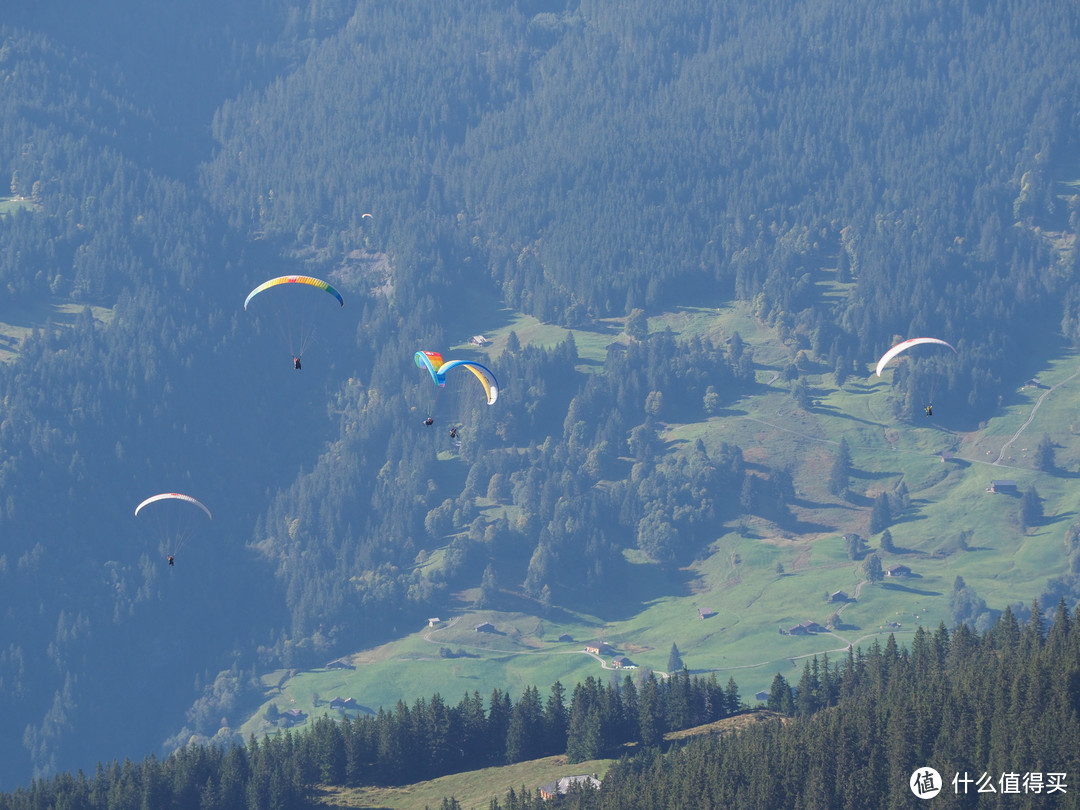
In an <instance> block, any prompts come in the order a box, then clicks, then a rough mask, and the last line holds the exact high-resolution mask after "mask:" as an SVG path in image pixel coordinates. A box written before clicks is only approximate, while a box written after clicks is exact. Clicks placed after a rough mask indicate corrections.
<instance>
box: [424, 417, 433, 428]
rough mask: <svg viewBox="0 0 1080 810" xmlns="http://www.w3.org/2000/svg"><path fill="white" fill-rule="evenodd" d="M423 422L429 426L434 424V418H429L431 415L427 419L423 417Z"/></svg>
mask: <svg viewBox="0 0 1080 810" xmlns="http://www.w3.org/2000/svg"><path fill="white" fill-rule="evenodd" d="M424 424H425V425H427V426H428V427H431V426H432V425H434V424H435V420H434V419H432V418H431V417H430V416H429V417H428V418H427V419H425V420H424Z"/></svg>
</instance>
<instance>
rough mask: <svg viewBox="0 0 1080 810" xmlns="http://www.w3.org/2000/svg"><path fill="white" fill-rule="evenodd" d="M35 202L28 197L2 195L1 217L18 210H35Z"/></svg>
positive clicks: (0, 198)
mask: <svg viewBox="0 0 1080 810" xmlns="http://www.w3.org/2000/svg"><path fill="white" fill-rule="evenodd" d="M33 210H34V202H33V200H28V199H27V198H26V197H0V217H2V216H6V215H7V214H13V213H15V212H16V211H33Z"/></svg>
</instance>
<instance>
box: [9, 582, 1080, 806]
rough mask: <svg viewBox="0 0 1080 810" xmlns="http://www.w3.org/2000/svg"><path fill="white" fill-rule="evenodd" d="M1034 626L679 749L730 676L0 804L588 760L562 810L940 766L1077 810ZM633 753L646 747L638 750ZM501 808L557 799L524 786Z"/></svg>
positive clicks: (941, 634) (51, 784) (931, 654)
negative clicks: (584, 775)
mask: <svg viewBox="0 0 1080 810" xmlns="http://www.w3.org/2000/svg"><path fill="white" fill-rule="evenodd" d="M1030 616H1031V617H1030V619H1029V620H1028V621H1027V622H1026V623H1024V624H1021V623H1019V622H1018V621H1017V619H1016V617H1015V616H1014V614H1013V613H1012V611H1011V610H1008V609H1007V610H1006V611H1005V613H1004V614H1003V615H1002V617H1001V619H1000V620H999V621H998V622H997V623H995V625H994V626H993V627H992V628H991V630H990V631H989V632H988V633H985V634H976V633H974V632H972V631H971V630H970V629H969V628H968V627H967V626H966V625H960V626H959V628H958V629H957V630H956V631H954V632H949V631H948V630H946V629H945V627H944V626H940V627H939V628H938V629H937V630H936V631H933V632H931V631H928V630H926V629H924V628H919V629H918V630H917V631H916V633H915V635H914V637H913V639H912V643H911V647H910V648H906V647H902V646H899V645H897V643H896V640H895V638H894V637H893V636H890V637H889V638H888V640H887V642H886V643H885V645H884V646H882V645H880V644H879V643H878V642H877V641H875V642H874V644H873V646H872V647H871V648H870V649H869V650H863V649H861V648H860V649H856V650H849V651H848V653H847V655H846V656H843V657H842V658H841V660H833V661H830V660H829V659H828V657H827V656H825V657H822V658H821V659H818V658H817V657H816V656H815V657H814V658H813V659H811V660H808V661H806V662H805V664H804V666H803V671H802V676H801V678H800V679H799V681H798V684H797V686H795V688H792V686H793V685H792V684H789V683H788V682H787V681H786V680H785V679H784V678H783V676H781V675H779V674H777V676H776V678H775V680H774V682H773V688H772V691H771V694H770V697H769V707H770V708H771V709H772V710H773V711H774V712H775V716H774V718H772V719H769V720H766V721H765V722H761V723H756V724H751V725H749V726H747V727H745V728H744V729H742V730H740V731H738V732H729V733H726V734H723V735H721V736H711V735H705V736H704V737H700V738H696V739H692V740H691V741H689V742H683V743H673V744H672V745H671V746H670V747H669V748H668V750H667V751H666V753H665V752H664V751H663V749H662V747H661V745H660V744H661V742H662V738H663V734H664V733H665V732H666V731H668V730H677V729H682V728H687V727H691V726H693V725H696V724H701V723H703V722H708V721H710V720H713V719H716V718H722V717H725V716H728V715H730V714H732V713H734V712H737V711H739V710H740V707H741V704H740V700H739V694H738V687H737V686H736V685H735V682H734V680H730V681H729V682H728V684H727V686H726V687H723V688H721V687H720V686H719V684H717V683H716V680H715V678H712V677H711V678H710V679H708V680H703V679H700V678H691V677H690V676H689V675H688V674H687V673H686V672H685V670H684V672H683V673H682V674H675V675H674V676H672V677H671V678H667V679H664V680H663V681H657V679H656V678H655V677H654V676H652V675H650V676H649V677H648V678H646V679H645V680H644V681H641V682H640V684H636V683H635V681H634V679H633V678H631V677H630V676H627V677H626V678H625V680H624V681H623V682H622V683H621V684H620V683H618V682H616V683H612V684H609V685H604V684H602V683H597V682H596V681H594V680H593V679H592V678H590V679H588V680H587V681H586V682H585V683H584V684H579V685H578V686H577V687H576V688H575V689H574V692H573V696H572V698H571V699H570V701H569V704H567V701H566V700H565V693H564V690H563V688H562V686H561V684H558V683H556V684H555V685H554V686H553V688H552V690H551V693H550V694H549V695H548V698H547V700H546V702H542V701H541V698H540V693H539V691H538V690H537V689H535V688H528V689H526V690H525V693H524V694H523V695H522V697H521V698H520V699H519V700H518V701H517V703H511V701H510V699H509V696H508V695H506V694H505V693H500V692H499V691H498V690H496V691H495V692H494V693H493V694H492V696H491V699H490V701H489V703H488V707H487V710H486V711H485V709H484V703H483V700H482V698H481V697H480V696H479V695H478V694H475V693H474V694H473V695H471V696H470V695H465V696H464V697H463V698H462V699H461V701H460V702H459V703H458V704H457V705H456V706H449V705H447V704H446V703H445V702H444V701H443V699H442V698H441V697H440V696H439V695H437V694H436V695H433V696H432V697H431V699H430V700H424V699H419V700H417V701H416V702H415V703H414V704H413V705H412V706H411V707H409V706H406V705H405V704H404V703H399V704H398V705H397V707H396V708H395V709H394V710H393V711H380V712H379V714H378V716H377V717H371V716H366V715H360V716H357V717H355V718H351V719H350V718H345V719H343V720H340V721H335V720H332V719H329V718H323V719H321V720H319V721H318V722H316V723H315V724H314V725H312V726H311V727H310V728H308V729H306V730H304V731H301V732H298V733H295V734H294V733H292V732H289V731H287V732H284V733H283V734H280V735H277V736H275V737H272V738H271V737H267V738H265V739H263V740H262V741H261V742H259V741H256V740H255V739H254V738H252V739H251V740H249V741H248V743H247V744H246V745H234V746H231V747H229V748H227V749H225V748H222V747H220V746H214V745H211V746H209V747H206V746H202V745H199V746H188V747H185V748H182V749H181V750H179V751H177V752H176V753H174V754H173V755H172V756H170V757H168V758H167V759H165V760H164V761H162V760H159V759H158V758H156V757H148V758H146V759H144V760H143V761H142V762H141V763H138V764H136V763H132V762H131V761H130V760H128V761H125V762H124V763H123V764H121V763H118V762H117V763H110V764H109V765H101V764H99V765H98V768H97V771H96V773H95V774H94V776H93V777H86V776H85V775H84V774H82V773H81V772H80V773H79V774H78V775H76V776H72V775H70V774H63V775H60V776H57V777H53V778H50V779H42V780H38V781H36V782H35V783H34V784H33V785H32V786H30V787H29V788H26V789H22V790H19V791H17V792H15V793H9V794H3V795H0V807H2V808H5V810H6V808H11V810H20V809H21V808H32V807H43V806H47V807H61V806H62V807H79V808H87V809H88V810H89V809H90V808H101V809H102V810H104V808H108V810H127V808H138V807H147V806H149V807H175V808H178V810H179V809H181V808H183V809H186V808H192V810H196V809H197V810H211V808H219V807H220V808H240V807H250V808H279V809H280V810H286V809H287V808H302V807H308V806H311V805H310V804H309V803H308V802H309V801H310V800H311V798H312V797H313V795H314V789H315V787H316V786H317V785H352V786H356V785H368V784H380V785H393V784H402V783H407V782H410V781H419V780H421V779H429V778H432V777H434V776H438V775H441V774H444V773H450V772H454V771H456V770H461V769H467V768H476V767H483V766H485V765H490V764H502V763H512V762H518V761H520V760H523V759H528V758H532V757H538V756H543V755H547V754H550V753H565V754H566V756H567V759H568V760H569V761H570V762H581V761H584V760H586V759H590V758H595V757H597V756H602V755H613V754H617V753H618V752H619V751H620V750H622V751H624V752H625V751H631V752H632V753H630V754H625V753H624V756H623V757H622V759H621V760H620V762H619V763H618V764H617V765H615V766H614V767H613V768H612V769H611V770H610V771H609V772H608V774H607V775H606V777H605V778H604V780H603V783H602V785H601V786H600V788H599V790H592V789H585V790H581V791H574V792H571V793H570V794H569V795H567V796H566V797H564V798H562V799H560V801H559V803H558V804H556V805H555V806H567V807H581V808H589V807H637V808H640V807H655V808H672V807H678V808H683V807H685V808H700V807H747V808H762V810H770V808H775V807H822V808H825V807H828V808H862V807H891V806H908V804H909V802H910V801H911V800H912V788H910V787H909V781H910V778H911V775H912V774H913V773H915V772H916V771H919V770H920V769H925V768H927V767H932V768H934V770H935V771H937V772H938V773H939V774H940V775H942V777H943V782H941V783H938V782H935V786H936V787H937V788H939V789H942V791H943V798H942V799H939V802H942V803H943V804H947V805H948V806H956V807H968V806H975V802H976V800H978V804H979V805H980V806H981V805H983V804H985V803H988V802H987V798H988V797H987V796H986V795H985V794H988V793H992V794H993V796H992V797H989V798H990V802H989V803H993V802H996V803H997V804H999V805H1000V806H1013V802H1014V801H1015V799H1014V796H1013V795H1011V794H1016V796H1017V797H1019V796H1021V795H1022V796H1023V797H1024V798H1025V800H1026V801H1027V802H1028V806H1043V804H1050V805H1052V806H1055V807H1057V806H1075V799H1074V796H1075V791H1076V786H1075V785H1074V784H1072V783H1071V780H1073V779H1075V774H1076V773H1077V769H1078V768H1080V703H1078V696H1080V624H1078V621H1080V614H1078V613H1072V614H1070V612H1069V611H1068V609H1067V608H1066V607H1065V605H1064V603H1063V602H1062V603H1059V604H1058V607H1057V609H1056V611H1055V613H1054V615H1053V616H1052V618H1051V619H1050V620H1049V621H1048V620H1047V619H1046V618H1044V617H1043V615H1042V613H1041V610H1040V609H1039V606H1038V603H1037V602H1036V603H1034V604H1033V605H1032V610H1031V614H1030ZM628 742H629V743H636V745H635V746H634V747H633V748H631V749H624V748H623V745H624V744H625V743H628ZM635 750H636V752H634V751H635ZM1035 774H1037V776H1035ZM954 777H957V778H956V779H955V781H954ZM965 780H966V781H965ZM988 785H989V786H990V788H991V789H987V786H988ZM950 799H951V801H950ZM1032 801H1035V802H1036V804H1034V805H1033V804H1031V802H1032ZM447 804H451V805H456V803H454V802H452V800H448V802H446V803H444V806H447ZM491 806H492V808H493V809H494V808H504V810H509V809H510V808H533V807H535V808H541V807H550V806H552V805H551V804H550V803H549V802H547V801H545V800H544V799H542V798H541V796H540V795H539V792H538V791H535V790H534V789H532V788H530V787H528V786H525V789H524V790H523V792H522V793H521V794H518V793H516V792H515V793H512V794H511V795H509V796H507V797H506V799H505V801H504V802H500V801H497V800H493V801H492V804H491Z"/></svg>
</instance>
